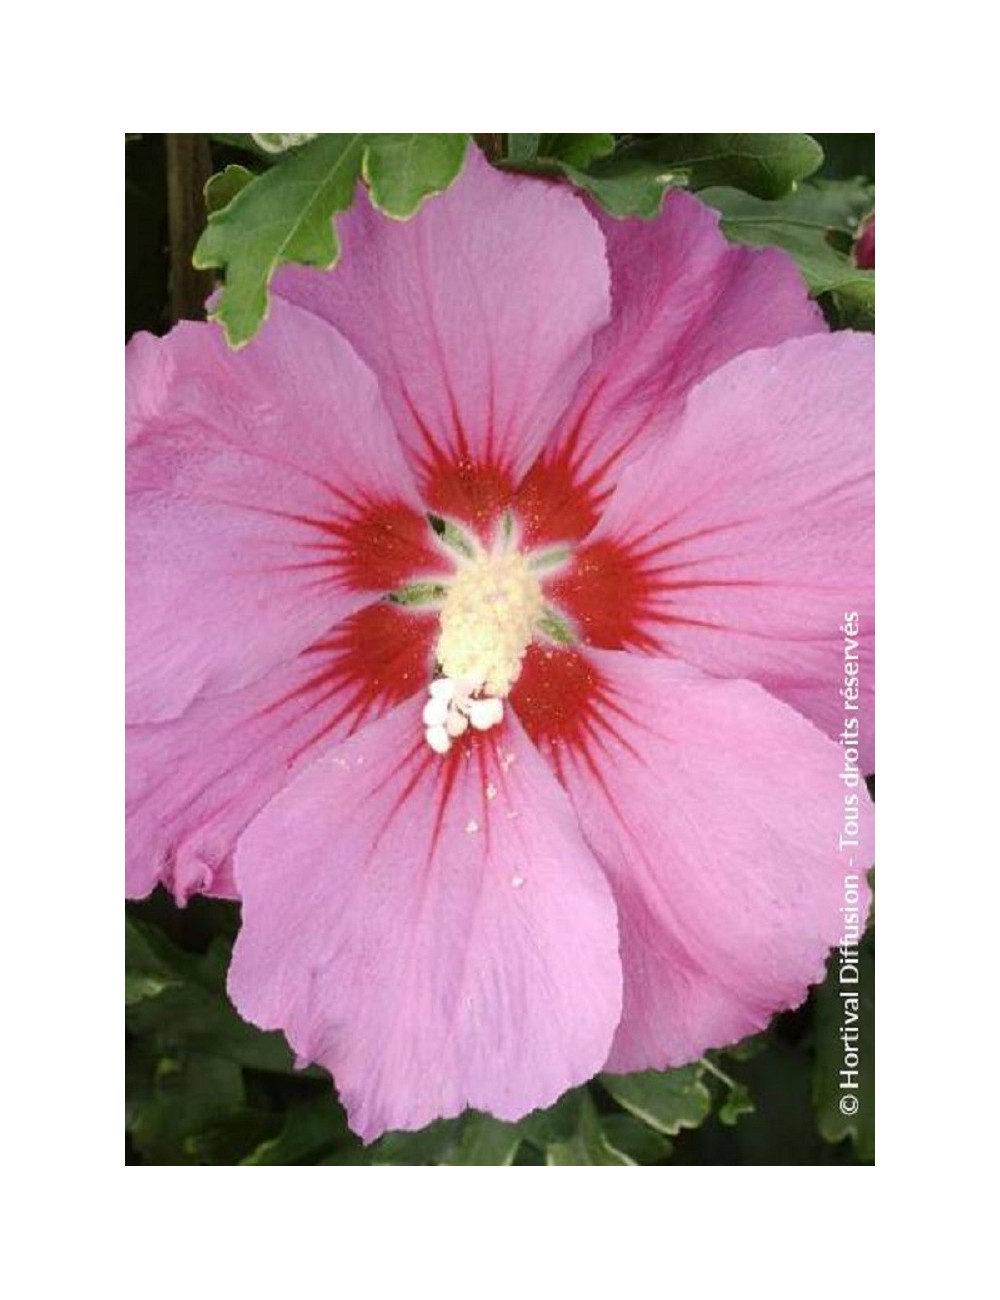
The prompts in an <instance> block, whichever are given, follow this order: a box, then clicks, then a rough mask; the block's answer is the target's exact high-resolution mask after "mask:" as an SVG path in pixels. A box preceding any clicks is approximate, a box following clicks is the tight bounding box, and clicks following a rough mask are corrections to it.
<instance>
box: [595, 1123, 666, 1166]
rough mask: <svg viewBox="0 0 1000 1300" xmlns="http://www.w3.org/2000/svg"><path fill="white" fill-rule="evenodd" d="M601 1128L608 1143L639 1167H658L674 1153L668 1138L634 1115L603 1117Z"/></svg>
mask: <svg viewBox="0 0 1000 1300" xmlns="http://www.w3.org/2000/svg"><path fill="white" fill-rule="evenodd" d="M601 1128H602V1129H603V1130H604V1136H605V1138H606V1139H607V1141H608V1143H609V1144H610V1145H611V1146H612V1147H613V1148H614V1149H615V1150H616V1151H620V1152H622V1153H623V1154H625V1155H627V1156H629V1157H630V1158H631V1159H632V1160H633V1162H634V1163H635V1164H637V1165H658V1164H660V1163H662V1161H664V1160H667V1159H669V1158H670V1154H671V1152H672V1151H673V1144H672V1143H671V1142H670V1141H669V1139H668V1138H665V1137H664V1136H663V1134H662V1133H657V1131H656V1130H655V1129H652V1128H650V1127H649V1125H648V1124H644V1123H643V1122H642V1120H639V1119H636V1118H635V1116H634V1115H602V1116H601Z"/></svg>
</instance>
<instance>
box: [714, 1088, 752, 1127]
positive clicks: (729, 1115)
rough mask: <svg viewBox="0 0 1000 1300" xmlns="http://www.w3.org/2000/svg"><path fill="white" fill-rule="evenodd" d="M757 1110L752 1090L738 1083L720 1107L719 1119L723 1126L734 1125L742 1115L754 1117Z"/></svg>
mask: <svg viewBox="0 0 1000 1300" xmlns="http://www.w3.org/2000/svg"><path fill="white" fill-rule="evenodd" d="M755 1110H756V1107H755V1106H754V1104H753V1098H752V1097H751V1096H750V1089H749V1088H748V1087H747V1086H746V1084H744V1083H737V1084H736V1086H735V1087H733V1088H731V1089H730V1090H729V1095H728V1097H727V1098H726V1100H725V1101H724V1102H723V1103H722V1105H721V1106H720V1107H719V1119H720V1120H721V1121H722V1123H723V1124H729V1125H733V1124H735V1123H736V1122H737V1120H738V1119H739V1117H740V1116H741V1115H752V1114H753V1113H754V1111H755Z"/></svg>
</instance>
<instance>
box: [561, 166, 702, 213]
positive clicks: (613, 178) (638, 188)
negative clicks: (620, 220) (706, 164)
mask: <svg viewBox="0 0 1000 1300" xmlns="http://www.w3.org/2000/svg"><path fill="white" fill-rule="evenodd" d="M559 166H560V170H561V171H562V172H563V174H564V175H565V176H566V177H567V178H568V179H569V180H571V181H572V182H573V184H574V185H576V186H577V187H578V188H580V189H582V190H586V191H587V193H588V194H590V195H592V196H593V198H595V199H596V200H597V202H598V203H599V204H600V205H601V207H602V208H604V209H605V210H606V211H608V212H610V213H611V215H612V216H613V217H647V218H648V217H655V216H656V215H657V214H658V213H659V211H660V209H661V208H662V207H663V196H664V195H665V194H666V192H667V190H668V189H670V188H671V187H672V186H674V185H676V184H678V183H680V178H679V177H678V176H677V174H676V173H674V172H672V171H670V170H668V169H667V168H665V167H664V166H663V164H662V163H660V162H658V161H657V160H656V159H651V158H643V157H639V156H637V155H630V154H622V155H620V156H617V157H612V158H598V159H597V161H596V162H594V163H592V164H591V165H590V166H589V167H588V168H587V170H586V171H584V170H582V169H581V168H579V167H574V166H571V165H570V164H569V163H561V164H560V165H559Z"/></svg>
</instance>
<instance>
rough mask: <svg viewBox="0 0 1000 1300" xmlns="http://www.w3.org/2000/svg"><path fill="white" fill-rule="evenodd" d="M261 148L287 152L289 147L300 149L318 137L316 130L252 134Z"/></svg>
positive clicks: (273, 151) (268, 151) (252, 137)
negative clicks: (280, 133)
mask: <svg viewBox="0 0 1000 1300" xmlns="http://www.w3.org/2000/svg"><path fill="white" fill-rule="evenodd" d="M250 138H251V139H252V140H253V142H254V144H255V145H257V147H258V148H259V149H263V150H264V152H265V153H271V154H276V153H287V152H288V150H289V149H298V148H300V147H301V146H302V145H304V144H308V143H309V141H310V140H315V139H316V132H315V131H313V132H312V133H310V132H308V131H306V132H296V133H290V134H284V135H279V134H270V135H267V134H265V135H252V136H251V137H250Z"/></svg>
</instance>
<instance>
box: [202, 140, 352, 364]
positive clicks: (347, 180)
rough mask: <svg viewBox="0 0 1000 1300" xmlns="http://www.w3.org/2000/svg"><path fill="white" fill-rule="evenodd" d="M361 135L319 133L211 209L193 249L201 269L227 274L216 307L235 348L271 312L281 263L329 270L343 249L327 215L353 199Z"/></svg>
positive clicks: (245, 340)
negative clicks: (273, 279)
mask: <svg viewBox="0 0 1000 1300" xmlns="http://www.w3.org/2000/svg"><path fill="white" fill-rule="evenodd" d="M363 141H364V137H363V136H361V135H322V136H318V137H317V138H316V139H315V140H312V141H310V143H309V144H307V145H306V146H305V147H304V148H302V149H299V150H296V151H295V152H293V153H290V154H289V155H288V156H287V157H285V158H283V159H282V160H281V163H280V164H279V165H278V166H277V167H272V168H271V169H270V171H267V172H265V173H264V174H263V175H262V176H258V177H256V179H255V180H254V181H253V182H252V183H251V184H248V185H246V186H245V187H244V188H243V189H241V190H240V192H239V193H238V194H237V195H236V197H235V198H234V199H233V200H232V202H231V203H229V204H227V206H226V207H224V208H222V209H221V211H218V212H213V213H212V215H211V216H210V217H209V219H208V225H207V227H206V228H205V231H204V233H203V234H202V237H201V239H199V241H198V244H197V247H196V248H195V251H194V258H193V260H194V264H195V266H196V267H199V268H200V269H208V268H217V269H219V270H223V271H224V272H225V278H226V283H225V288H224V289H223V290H222V293H221V295H220V297H219V299H218V301H217V302H216V305H215V307H214V308H213V310H212V313H211V315H212V318H213V319H218V320H220V321H221V322H222V324H223V325H224V327H225V330H226V337H227V338H228V339H229V342H230V344H231V345H232V346H233V347H240V346H241V345H242V344H244V343H246V342H248V341H249V340H250V339H251V338H252V337H253V335H254V333H255V332H256V330H257V328H258V326H259V325H260V323H261V321H262V320H263V319H264V317H265V315H266V312H267V286H268V284H269V283H270V279H271V276H272V274H273V273H274V271H275V270H276V269H277V267H278V266H279V265H280V264H281V263H282V262H301V263H304V264H305V265H307V266H321V267H329V266H332V265H333V264H334V263H335V262H336V260H337V256H338V253H339V245H338V243H337V237H336V234H335V232H334V227H333V223H332V222H331V220H330V218H331V216H332V214H333V213H334V212H340V211H343V209H344V208H346V207H347V206H348V205H349V204H350V202H351V200H352V198H353V197H354V186H355V183H356V181H357V177H358V172H359V170H360V168H361V162H362V157H363V154H364V143H363Z"/></svg>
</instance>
